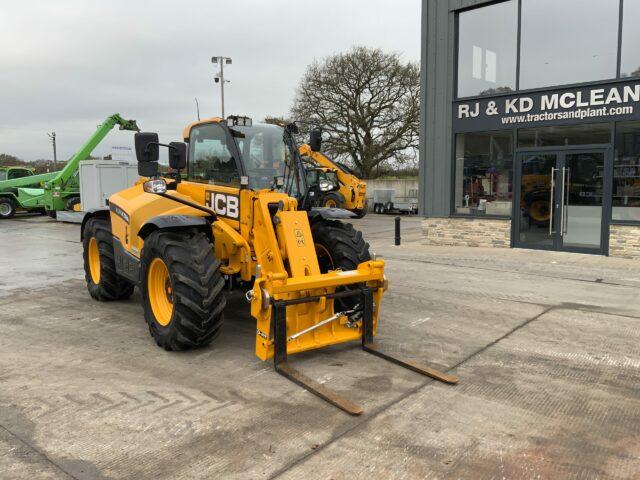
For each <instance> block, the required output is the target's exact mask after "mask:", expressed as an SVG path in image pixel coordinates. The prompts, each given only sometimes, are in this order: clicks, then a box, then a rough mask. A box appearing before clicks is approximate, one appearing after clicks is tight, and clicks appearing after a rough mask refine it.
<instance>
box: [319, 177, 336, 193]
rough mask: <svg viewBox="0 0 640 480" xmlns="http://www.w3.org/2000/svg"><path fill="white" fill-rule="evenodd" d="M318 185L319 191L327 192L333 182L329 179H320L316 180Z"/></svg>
mask: <svg viewBox="0 0 640 480" xmlns="http://www.w3.org/2000/svg"><path fill="white" fill-rule="evenodd" d="M318 186H319V187H320V191H321V192H328V191H329V190H333V183H332V182H330V181H329V180H320V181H319V182H318Z"/></svg>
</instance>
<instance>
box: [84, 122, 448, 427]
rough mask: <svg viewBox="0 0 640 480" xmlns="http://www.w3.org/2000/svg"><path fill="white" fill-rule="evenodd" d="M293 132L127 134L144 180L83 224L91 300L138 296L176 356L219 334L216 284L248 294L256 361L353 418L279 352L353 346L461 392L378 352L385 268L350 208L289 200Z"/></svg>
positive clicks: (223, 125)
mask: <svg viewBox="0 0 640 480" xmlns="http://www.w3.org/2000/svg"><path fill="white" fill-rule="evenodd" d="M295 129H296V127H295V125H289V126H287V127H286V128H282V127H279V126H276V125H252V122H251V120H250V119H249V118H247V117H229V118H228V119H227V120H222V119H220V118H212V119H208V120H204V121H199V122H197V123H194V124H192V125H189V126H188V127H187V128H186V129H185V130H184V135H183V137H184V140H185V142H186V143H182V142H172V143H170V144H169V145H163V144H160V143H159V141H158V135H157V134H154V133H138V134H136V137H135V148H136V156H137V158H138V162H139V163H138V172H139V174H140V177H142V178H141V181H140V182H138V184H136V185H135V186H133V187H131V188H127V189H125V190H122V191H121V192H118V193H116V194H114V195H113V196H111V197H110V199H109V207H108V209H105V210H95V211H91V212H89V213H88V214H87V215H86V217H85V218H84V221H83V225H82V242H83V246H84V267H85V274H86V281H87V286H88V290H89V293H90V294H91V296H92V297H93V298H95V299H96V300H101V301H107V300H118V299H125V298H128V297H129V296H131V294H132V292H133V289H134V287H135V286H137V287H138V288H139V289H140V291H141V294H142V303H143V307H144V315H145V319H146V321H147V324H148V326H149V331H150V332H151V335H152V336H153V338H154V339H155V341H156V342H157V344H158V345H159V346H161V347H164V348H165V349H167V350H184V349H190V348H198V347H203V346H205V345H208V344H209V343H210V342H211V341H212V340H213V339H214V338H215V337H216V336H217V335H218V333H219V332H220V328H221V326H222V323H223V316H224V309H225V304H226V301H225V283H226V286H227V287H233V286H236V287H237V288H241V287H242V285H247V284H249V285H251V287H250V288H249V290H248V291H247V292H246V297H247V300H248V301H249V302H250V303H251V315H252V316H253V317H254V318H255V319H256V354H257V356H258V357H259V358H261V359H262V360H268V359H270V358H273V359H274V364H275V369H276V371H277V372H278V373H280V374H281V375H283V376H285V377H287V378H289V379H290V380H292V381H294V382H296V383H298V384H299V385H301V386H303V387H304V388H306V389H307V390H309V391H311V392H313V393H314V394H316V395H318V396H319V397H321V398H323V399H325V400H327V401H329V402H330V403H332V404H334V405H336V406H337V407H339V408H341V409H343V410H344V411H346V412H348V413H350V414H352V415H359V414H361V413H362V408H361V407H360V406H358V405H356V404H354V403H352V402H351V401H349V400H348V399H346V398H343V397H341V396H340V395H338V394H337V393H336V392H334V391H332V390H330V389H329V388H328V387H326V386H324V385H321V384H319V383H318V382H315V381H314V380H312V379H310V378H308V377H306V376H305V375H303V374H302V373H300V372H299V371H297V370H296V369H294V368H293V367H292V366H291V365H290V364H289V363H288V361H287V358H288V355H290V354H293V353H297V352H302V351H305V350H311V349H316V348H322V347H325V346H328V345H334V344H337V343H342V342H348V341H356V340H358V341H361V342H362V348H363V349H364V350H365V351H367V352H370V353H373V354H376V355H378V356H380V357H382V358H385V359H387V360H390V361H393V362H395V363H397V364H399V365H402V366H404V367H407V368H410V369H412V370H415V371H416V372H419V373H421V374H423V375H427V376H429V377H433V378H435V379H438V380H441V381H444V382H448V383H455V382H457V378H456V377H453V376H450V375H446V374H444V373H440V372H438V371H435V370H433V369H430V368H428V367H424V366H421V365H418V364H414V363H409V362H404V361H402V360H399V359H396V358H394V357H391V356H389V355H387V354H385V353H383V352H381V351H380V350H378V349H377V347H376V346H375V344H374V342H373V336H374V335H375V334H376V330H377V326H378V314H379V311H380V302H381V300H382V295H383V292H384V290H385V289H386V286H387V282H386V278H385V276H384V262H383V261H382V260H379V259H376V258H372V257H371V255H370V254H369V245H368V244H367V243H366V242H365V241H364V239H363V238H362V234H361V233H360V232H359V231H357V230H355V229H354V228H353V226H351V225H350V224H345V223H342V221H341V219H342V218H347V217H348V216H349V215H347V214H350V212H346V211H344V210H339V209H324V208H323V209H307V210H304V209H299V208H298V205H299V199H298V198H296V197H295V194H293V193H292V195H293V196H291V195H289V194H287V193H284V192H296V191H297V192H305V191H306V187H305V186H304V184H303V183H304V170H303V167H302V165H301V162H302V160H301V157H300V154H299V152H298V149H297V148H296V145H295V143H294V140H293V137H292V135H291V133H292V131H294V130H295ZM187 144H188V147H187ZM160 146H163V147H167V148H168V149H169V163H170V166H171V167H172V168H173V169H174V170H175V171H176V172H177V173H176V174H175V175H174V176H173V177H174V178H167V177H165V178H162V177H160V176H159V175H158V156H159V147H160ZM187 153H188V155H187ZM187 158H188V161H187ZM184 169H187V176H186V179H183V178H182V175H181V173H180V171H181V170H184ZM294 186H295V188H294ZM249 282H252V283H249ZM245 288H246V287H245Z"/></svg>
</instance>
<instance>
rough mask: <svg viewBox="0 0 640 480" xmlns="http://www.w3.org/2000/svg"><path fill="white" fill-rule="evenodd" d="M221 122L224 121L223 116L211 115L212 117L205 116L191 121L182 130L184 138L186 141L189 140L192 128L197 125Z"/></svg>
mask: <svg viewBox="0 0 640 480" xmlns="http://www.w3.org/2000/svg"><path fill="white" fill-rule="evenodd" d="M220 122H222V118H220V117H211V118H205V119H203V120H198V121H197V122H193V123H190V124H189V125H187V126H186V127H185V128H184V130H183V131H182V138H183V139H184V141H185V142H188V141H189V136H190V135H191V129H192V128H193V127H197V126H198V125H204V124H206V123H220Z"/></svg>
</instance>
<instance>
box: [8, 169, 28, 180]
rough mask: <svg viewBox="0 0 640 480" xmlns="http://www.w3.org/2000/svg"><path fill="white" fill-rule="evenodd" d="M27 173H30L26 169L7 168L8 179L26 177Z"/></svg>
mask: <svg viewBox="0 0 640 480" xmlns="http://www.w3.org/2000/svg"><path fill="white" fill-rule="evenodd" d="M29 175H31V172H30V171H29V170H27V169H23V168H15V169H13V170H9V180H11V179H13V178H22V177H28V176H29Z"/></svg>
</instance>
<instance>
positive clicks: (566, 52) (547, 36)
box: [519, 0, 637, 89]
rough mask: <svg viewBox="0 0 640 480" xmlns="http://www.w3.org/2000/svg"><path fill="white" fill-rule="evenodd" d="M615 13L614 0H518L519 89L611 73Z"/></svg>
mask: <svg viewBox="0 0 640 480" xmlns="http://www.w3.org/2000/svg"><path fill="white" fill-rule="evenodd" d="M625 3H629V2H625ZM631 3H637V2H631ZM619 12H620V0H522V20H521V47H520V84H519V88H520V89H528V88H538V87H550V86H556V85H564V84H571V83H582V82H587V81H596V80H606V79H610V78H616V73H617V72H616V70H617V63H618V55H617V54H618V23H619V19H620V18H619V17H620V15H619ZM635 46H636V44H634V45H633V46H632V47H631V48H633V49H635Z"/></svg>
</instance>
